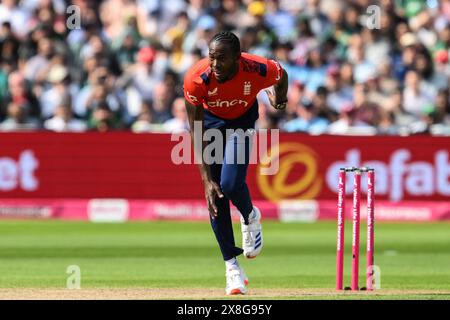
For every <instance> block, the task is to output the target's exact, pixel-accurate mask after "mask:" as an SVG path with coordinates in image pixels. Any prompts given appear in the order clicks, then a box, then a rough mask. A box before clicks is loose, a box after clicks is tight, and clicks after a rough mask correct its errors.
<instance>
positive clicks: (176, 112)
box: [163, 97, 189, 133]
mask: <svg viewBox="0 0 450 320" xmlns="http://www.w3.org/2000/svg"><path fill="white" fill-rule="evenodd" d="M172 114H173V116H174V117H173V118H172V119H169V120H167V121H165V122H164V125H163V128H164V130H165V131H166V132H170V133H180V132H189V123H188V119H187V113H186V107H185V105H184V99H183V98H181V97H180V98H177V99H175V101H174V102H173V104H172Z"/></svg>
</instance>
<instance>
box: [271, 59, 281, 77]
mask: <svg viewBox="0 0 450 320" xmlns="http://www.w3.org/2000/svg"><path fill="white" fill-rule="evenodd" d="M272 61H273V62H274V63H275V65H276V66H277V77H276V79H275V80H276V81H278V80H280V79H281V66H280V64H279V63H278V62H276V61H275V60H272Z"/></svg>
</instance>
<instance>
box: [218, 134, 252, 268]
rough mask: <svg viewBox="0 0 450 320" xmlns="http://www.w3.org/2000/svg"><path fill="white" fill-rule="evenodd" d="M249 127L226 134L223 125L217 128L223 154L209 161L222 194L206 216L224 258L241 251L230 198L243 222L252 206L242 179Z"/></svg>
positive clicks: (246, 163) (248, 157)
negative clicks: (214, 212)
mask: <svg viewBox="0 0 450 320" xmlns="http://www.w3.org/2000/svg"><path fill="white" fill-rule="evenodd" d="M249 130H250V131H249ZM249 130H246V131H244V130H242V129H238V130H235V131H234V132H233V133H231V134H230V132H228V134H227V133H226V132H225V130H224V129H221V130H220V131H221V132H222V137H223V142H224V143H223V149H222V151H223V158H222V160H221V161H216V162H214V163H212V164H210V165H209V167H210V171H211V176H212V179H213V181H214V182H216V183H217V184H218V185H219V186H220V188H221V190H222V193H223V194H224V197H223V198H218V197H216V201H215V204H216V206H217V209H218V214H217V217H216V218H213V217H211V216H210V221H211V226H212V229H213V230H214V233H215V236H216V239H217V242H218V243H219V247H220V250H221V252H222V255H223V259H224V260H229V259H232V258H234V257H236V256H238V255H240V254H241V253H242V252H243V250H242V249H241V248H239V247H236V244H235V241H234V234H233V225H232V222H231V213H230V201H231V202H232V203H233V205H234V206H235V207H236V208H237V209H238V210H239V212H240V213H241V215H242V217H243V219H244V221H246V222H247V223H248V216H249V214H250V212H251V211H252V209H253V205H252V201H251V198H250V193H249V190H248V187H247V183H246V182H245V179H246V176H247V168H248V164H249V161H250V154H251V142H252V138H253V137H252V136H253V134H254V129H249Z"/></svg>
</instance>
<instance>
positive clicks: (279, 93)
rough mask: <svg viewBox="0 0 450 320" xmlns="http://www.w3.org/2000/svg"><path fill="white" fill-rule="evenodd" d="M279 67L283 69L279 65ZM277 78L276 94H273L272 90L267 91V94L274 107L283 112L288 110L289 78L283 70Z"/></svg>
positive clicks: (274, 86)
mask: <svg viewBox="0 0 450 320" xmlns="http://www.w3.org/2000/svg"><path fill="white" fill-rule="evenodd" d="M277 64H278V63H277ZM277 67H278V68H280V69H281V67H280V66H279V65H278V66H277ZM277 78H278V79H277V80H278V81H277V82H276V83H275V84H274V85H273V88H274V91H275V92H272V90H270V89H266V93H267V96H268V97H269V101H270V104H271V105H272V107H274V108H275V109H278V110H283V109H285V108H286V104H287V100H288V99H287V92H288V86H289V78H288V74H287V72H286V70H284V69H281V70H280V72H279V74H278V76H277Z"/></svg>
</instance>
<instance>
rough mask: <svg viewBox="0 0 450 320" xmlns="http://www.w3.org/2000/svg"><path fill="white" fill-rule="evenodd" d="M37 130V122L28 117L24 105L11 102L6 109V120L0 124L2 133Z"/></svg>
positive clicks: (26, 108)
mask: <svg viewBox="0 0 450 320" xmlns="http://www.w3.org/2000/svg"><path fill="white" fill-rule="evenodd" d="M38 128H39V122H38V121H37V120H36V119H34V118H31V117H29V115H28V107H27V106H26V105H25V104H20V103H17V102H11V103H9V104H8V107H7V117H6V120H5V121H3V122H2V123H1V124H0V129H1V130H2V131H27V130H36V129H38Z"/></svg>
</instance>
